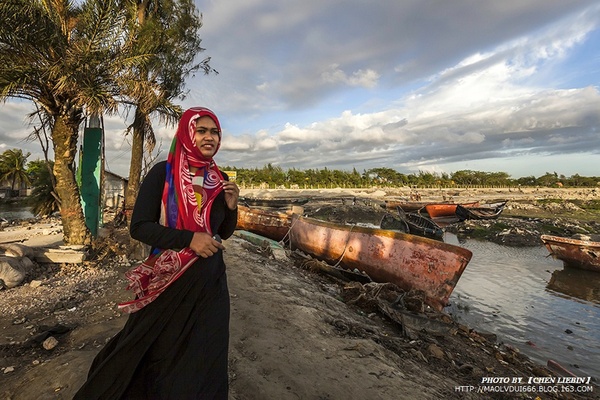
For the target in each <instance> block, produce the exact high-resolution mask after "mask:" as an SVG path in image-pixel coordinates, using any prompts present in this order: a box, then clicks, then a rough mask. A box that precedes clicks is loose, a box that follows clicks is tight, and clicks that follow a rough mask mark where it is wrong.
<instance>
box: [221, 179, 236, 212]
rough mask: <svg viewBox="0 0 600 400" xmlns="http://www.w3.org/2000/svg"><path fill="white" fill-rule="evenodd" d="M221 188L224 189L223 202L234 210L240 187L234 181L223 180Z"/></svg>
mask: <svg viewBox="0 0 600 400" xmlns="http://www.w3.org/2000/svg"><path fill="white" fill-rule="evenodd" d="M223 190H224V191H225V203H227V207H228V208H229V209H230V210H235V209H236V208H237V205H238V198H239V197H240V188H238V185H236V184H235V182H231V181H223Z"/></svg>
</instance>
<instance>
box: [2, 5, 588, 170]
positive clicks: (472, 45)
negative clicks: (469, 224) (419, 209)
mask: <svg viewBox="0 0 600 400" xmlns="http://www.w3.org/2000/svg"><path fill="white" fill-rule="evenodd" d="M196 5H197V7H198V9H199V11H200V12H201V13H202V15H203V27H202V28H201V29H200V37H201V38H202V46H203V47H204V48H205V51H204V52H202V53H200V54H199V56H198V60H200V59H203V58H205V57H210V58H211V61H210V65H211V66H212V67H213V68H214V69H216V70H217V71H218V74H209V75H204V74H202V73H199V74H196V75H195V76H193V77H189V78H188V80H187V90H188V93H187V96H186V98H185V100H183V101H181V102H180V104H181V105H182V106H183V107H184V108H188V107H192V106H205V107H209V108H211V109H212V110H213V111H215V113H216V114H217V115H218V116H219V119H220V122H221V126H222V129H223V143H222V146H221V149H220V150H219V153H217V155H216V156H215V160H216V162H217V164H218V165H219V166H221V167H225V166H233V167H237V168H261V167H263V166H265V165H267V164H271V165H273V166H280V167H281V168H283V169H284V170H287V169H290V168H295V169H300V170H305V169H309V168H311V169H315V168H318V169H322V168H325V167H326V168H328V169H339V170H347V171H351V170H352V169H353V168H355V169H356V170H357V171H359V172H363V171H364V170H368V169H371V168H382V167H384V168H391V169H394V170H396V171H398V172H401V173H405V174H411V173H419V172H420V171H423V172H432V173H448V174H452V173H453V172H456V171H461V170H472V171H485V172H506V173H508V174H509V175H510V176H511V177H513V178H519V177H524V176H536V177H538V176H541V175H544V174H545V173H546V172H550V173H554V172H556V173H557V174H559V175H565V176H567V177H569V176H572V175H574V174H579V175H582V176H600V141H599V140H598V139H599V138H598V136H599V133H600V3H599V2H598V1H597V0H503V1H496V0H494V1H491V0H452V1H441V0H438V1H433V0H371V1H368V2H367V1H364V0H360V1H359V0H328V1H323V0H304V1H302V2H297V1H290V0H248V1H244V2H240V1H237V0H235V1H234V0H220V1H216V0H215V1H196ZM32 109H33V108H32V105H31V104H30V103H27V102H16V101H8V102H6V103H0V152H2V151H4V150H6V149H10V148H15V147H16V148H22V149H24V151H29V152H31V153H32V155H31V156H30V158H29V159H30V160H33V159H36V158H43V155H42V152H41V148H40V145H39V144H37V143H35V142H27V141H25V140H24V139H25V138H26V137H27V136H28V135H29V133H31V132H32V131H33V127H32V126H31V125H30V123H29V122H28V119H27V118H26V116H27V114H28V113H29V112H30V111H31V110H32ZM104 123H105V127H106V132H105V140H106V143H105V145H106V169H108V170H109V171H111V172H113V173H116V174H119V175H121V176H124V177H127V176H128V170H129V160H130V149H131V139H130V138H129V137H126V136H125V134H124V132H125V128H126V126H127V124H128V123H131V115H126V114H124V113H123V114H121V115H116V116H104ZM155 130H156V135H157V140H158V143H159V144H158V147H157V149H158V150H159V151H160V154H159V155H158V159H164V158H166V154H167V151H168V148H169V146H170V142H171V139H172V137H173V134H174V131H175V127H173V126H164V125H158V124H157V125H156V126H155Z"/></svg>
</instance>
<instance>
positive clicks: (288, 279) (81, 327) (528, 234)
mask: <svg viewBox="0 0 600 400" xmlns="http://www.w3.org/2000/svg"><path fill="white" fill-rule="evenodd" d="M243 194H245V195H251V196H256V197H258V195H262V196H265V195H266V194H268V195H271V196H277V195H278V196H283V195H289V194H287V193H281V192H277V193H272V192H269V193H264V192H263V193H259V192H246V193H243ZM307 194H310V195H312V196H313V197H312V199H311V202H309V203H307V204H306V205H305V209H306V212H307V213H310V214H311V215H313V216H317V217H319V218H325V219H330V220H338V221H346V222H362V223H373V224H375V223H378V222H379V220H380V217H381V215H382V213H384V212H385V210H384V209H383V208H382V207H380V206H379V204H381V200H382V198H384V197H385V196H386V195H387V196H388V197H389V196H390V194H389V193H383V194H381V191H378V190H373V191H367V192H351V193H348V192H347V191H335V190H332V191H327V192H325V193H323V192H319V193H318V194H319V196H315V193H314V192H303V193H295V195H296V196H297V197H298V196H305V195H307ZM477 194H478V193H475V195H477ZM508 194H509V193H491V194H490V193H488V194H487V195H488V196H489V198H492V197H496V198H501V197H504V198H508ZM510 194H513V193H510ZM562 194H563V193H558V194H554V195H552V194H546V193H543V194H539V193H538V194H537V195H536V194H535V193H534V194H531V195H530V194H529V193H517V194H513V195H514V198H511V201H510V203H509V204H511V206H510V209H507V210H506V211H505V213H503V215H502V216H501V218H500V219H499V220H497V221H494V222H489V221H488V222H485V221H479V222H477V223H475V222H464V223H459V224H452V225H449V226H447V227H446V229H448V230H452V231H453V232H456V233H457V235H459V237H460V236H461V235H464V236H465V237H466V236H469V237H478V238H481V239H483V240H494V241H497V242H500V243H504V244H507V245H529V244H536V245H539V235H540V234H541V233H555V234H556V233H589V234H594V233H600V231H599V229H598V224H597V222H595V221H598V219H597V218H596V217H597V214H596V212H595V211H594V210H593V207H591V208H587V209H586V208H583V207H582V206H585V205H586V204H588V206H589V204H593V202H594V201H596V200H597V199H598V198H597V197H595V196H596V194H595V192H591V191H586V192H584V193H580V194H578V195H577V196H576V195H573V194H571V195H570V198H568V199H563V198H561V197H560V196H561V195H562ZM405 195H407V193H400V192H399V193H393V194H392V196H393V197H402V196H405ZM480 195H482V194H480ZM517 195H522V196H523V197H518V196H517ZM435 196H439V198H441V197H442V196H445V197H446V198H447V197H450V196H452V197H453V198H454V199H456V198H458V197H460V198H461V199H462V198H467V197H469V196H471V194H468V195H467V194H463V196H459V195H457V194H456V193H452V194H447V193H444V194H441V195H440V194H439V193H431V194H429V193H425V194H424V197H428V198H431V199H432V201H433V200H434V199H436V198H438V197H435ZM525 196H533V199H530V198H524V197H525ZM547 196H548V197H547ZM355 198H356V199H355ZM342 199H343V200H342ZM348 199H351V200H352V201H350V202H348V201H347V200H348ZM553 199H557V200H558V201H553ZM575 215H576V216H577V217H576V218H575V217H573V216H575ZM6 229H8V228H6ZM107 230H108V232H107V233H108V234H107V235H106V238H105V239H103V240H99V241H98V243H97V244H96V246H95V248H94V249H93V250H92V254H93V256H94V257H93V259H92V260H90V261H87V262H85V263H84V264H37V265H35V266H34V268H33V269H32V270H31V271H30V272H29V274H28V276H27V278H26V280H25V282H24V284H23V285H20V286H18V287H15V288H12V289H8V290H2V291H0V313H1V315H2V318H1V319H0V396H1V397H2V398H6V399H68V398H71V397H72V395H73V393H74V391H76V390H77V388H78V387H79V386H80V385H81V384H82V382H83V381H84V380H85V375H86V371H87V369H88V368H89V365H90V363H91V360H92V359H93V357H94V355H95V354H96V353H97V351H98V350H99V348H100V347H101V346H102V345H103V344H104V343H105V342H106V341H107V340H108V338H110V337H111V336H112V335H114V333H116V332H117V331H118V330H119V329H120V327H121V326H122V325H123V323H124V321H125V317H124V316H122V315H120V313H119V312H118V311H117V310H116V307H115V305H116V303H117V302H119V301H123V300H126V299H129V293H127V292H125V291H124V290H123V288H124V286H125V281H124V278H123V272H124V271H125V270H126V269H127V268H129V267H130V266H131V265H133V264H135V263H136V260H133V259H131V257H130V256H129V253H130V251H129V239H128V236H127V232H126V230H125V229H124V228H114V229H113V228H111V226H110V224H107ZM225 246H226V251H225V260H226V263H227V266H228V277H229V284H230V293H231V301H232V315H231V341H230V382H231V386H230V398H232V399H239V400H242V399H348V398H352V399H399V398H411V399H440V398H443V399H464V398H467V399H488V398H492V399H513V398H523V399H536V398H540V399H593V398H600V387H598V386H597V384H598V383H597V382H596V381H595V380H594V381H592V382H590V383H589V386H588V385H585V387H588V390H587V392H585V393H578V392H577V390H580V386H577V385H565V384H561V385H546V384H541V385H523V384H521V385H519V384H515V383H511V384H508V385H506V384H504V385H497V384H496V385H489V384H485V383H482V381H483V380H484V379H487V378H490V379H493V378H495V379H496V380H498V378H505V377H508V378H510V379H511V382H512V378H517V379H518V378H522V379H523V381H528V380H529V379H530V378H534V377H557V376H560V371H559V369H558V367H557V366H553V365H551V366H550V367H551V368H549V367H548V366H547V365H537V364H535V363H532V362H531V361H530V360H528V359H527V357H525V356H523V355H522V354H520V353H519V352H518V351H517V350H516V349H514V348H512V347H511V346H510V345H506V344H502V343H497V340H496V338H495V337H494V336H493V335H489V334H486V333H485V332H476V331H474V330H473V329H470V328H469V327H467V326H463V325H460V324H458V323H456V322H455V321H453V320H452V319H451V318H450V317H449V316H448V315H445V314H443V313H437V312H433V311H431V310H428V309H427V308H426V307H424V306H423V304H422V302H421V299H420V296H419V294H418V293H401V292H400V291H399V289H397V288H396V287H394V286H393V285H386V284H359V283H357V282H349V281H345V280H340V279H339V278H334V277H332V276H330V275H323V274H321V273H319V272H316V271H320V270H321V268H319V265H318V263H316V262H315V261H311V260H307V259H306V258H304V257H301V256H300V255H297V254H294V253H288V257H287V258H285V259H281V258H278V259H275V258H274V257H273V255H272V254H270V252H269V251H268V249H265V248H262V247H257V246H255V245H252V244H250V243H249V242H246V241H244V240H242V239H241V238H239V237H236V236H234V237H232V238H230V239H229V240H227V241H225ZM400 295H403V296H404V299H405V300H406V301H405V302H404V304H405V308H403V307H400V306H398V304H397V302H396V300H397V299H398V297H399V296H400ZM415 310H418V312H415ZM582 387H583V386H582ZM502 388H504V389H502ZM509 388H512V389H509ZM571 388H573V391H571V390H570V389H571ZM590 388H591V389H590ZM532 389H535V390H536V391H532ZM554 389H556V391H553V390H554ZM485 390H509V392H487V393H483V392H482V391H485ZM516 390H523V392H520V393H516V392H515V391H516ZM540 390H543V392H542V391H540ZM478 391H479V393H478Z"/></svg>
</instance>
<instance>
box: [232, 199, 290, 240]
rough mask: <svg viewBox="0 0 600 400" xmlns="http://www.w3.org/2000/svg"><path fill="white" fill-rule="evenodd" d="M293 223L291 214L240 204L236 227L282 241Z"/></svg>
mask: <svg viewBox="0 0 600 400" xmlns="http://www.w3.org/2000/svg"><path fill="white" fill-rule="evenodd" d="M291 223H292V217H291V215H290V214H284V213H280V212H276V211H268V210H262V209H258V208H250V207H246V206H242V205H238V219H237V227H236V229H242V230H245V231H248V232H252V233H256V234H257V235H261V236H264V237H266V238H269V239H272V240H276V241H278V242H280V241H282V240H284V238H285V236H286V235H287V234H288V232H289V230H290V226H291Z"/></svg>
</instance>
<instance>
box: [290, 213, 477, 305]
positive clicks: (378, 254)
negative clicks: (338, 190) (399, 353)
mask: <svg viewBox="0 0 600 400" xmlns="http://www.w3.org/2000/svg"><path fill="white" fill-rule="evenodd" d="M290 245H291V247H292V249H299V250H302V251H303V252H305V253H308V254H310V255H312V256H313V257H315V258H317V259H320V260H323V261H326V262H329V263H332V264H336V265H337V264H339V265H341V266H342V267H344V268H346V269H349V270H354V269H358V270H359V271H364V272H365V273H366V274H367V275H369V277H371V279H373V280H374V281H376V282H391V283H394V284H396V285H398V286H399V287H400V288H402V289H404V290H411V289H416V290H421V291H423V293H424V294H425V298H426V302H427V304H429V305H430V306H431V307H433V308H434V309H436V310H441V309H442V308H443V307H444V306H446V305H447V303H448V298H449V297H450V294H451V293H452V291H453V290H454V287H455V286H456V283H457V282H458V280H459V278H460V276H461V275H462V273H463V271H464V269H465V268H466V266H467V264H468V263H469V261H470V260H471V256H472V253H471V251H469V250H467V249H464V248H462V247H459V246H454V245H451V244H448V243H444V242H440V241H437V240H432V239H428V238H424V237H421V236H416V235H408V234H406V233H402V232H396V231H391V230H383V229H376V228H367V227H361V226H352V225H341V224H335V223H331V222H327V221H321V220H317V219H314V218H307V217H301V216H299V215H296V214H294V215H293V216H292V226H291V228H290Z"/></svg>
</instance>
